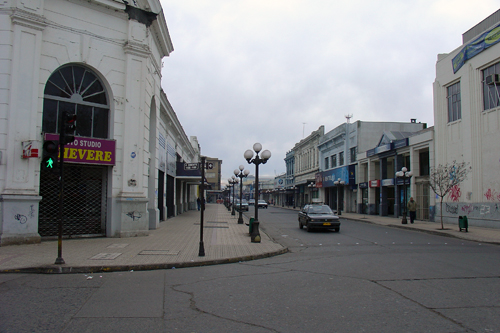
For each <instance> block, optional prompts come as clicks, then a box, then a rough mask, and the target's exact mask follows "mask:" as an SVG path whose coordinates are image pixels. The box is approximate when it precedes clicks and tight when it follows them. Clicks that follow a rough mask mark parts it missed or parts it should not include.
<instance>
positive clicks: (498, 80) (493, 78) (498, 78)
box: [486, 74, 500, 85]
mask: <svg viewBox="0 0 500 333" xmlns="http://www.w3.org/2000/svg"><path fill="white" fill-rule="evenodd" d="M486 84H488V85H493V84H494V85H497V84H498V85H500V75H498V74H491V75H488V76H487V77H486Z"/></svg>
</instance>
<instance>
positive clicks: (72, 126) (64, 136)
mask: <svg viewBox="0 0 500 333" xmlns="http://www.w3.org/2000/svg"><path fill="white" fill-rule="evenodd" d="M75 130H76V114H69V113H68V112H63V114H62V122H61V131H60V133H59V136H60V142H61V144H63V145H66V144H68V143H71V142H73V141H75Z"/></svg>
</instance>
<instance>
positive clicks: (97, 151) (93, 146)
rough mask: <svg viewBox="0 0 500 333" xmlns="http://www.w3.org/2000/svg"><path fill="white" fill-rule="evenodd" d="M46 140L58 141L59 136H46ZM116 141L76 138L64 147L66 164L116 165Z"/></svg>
mask: <svg viewBox="0 0 500 333" xmlns="http://www.w3.org/2000/svg"><path fill="white" fill-rule="evenodd" d="M45 140H46V141H48V140H51V141H58V140H59V134H49V133H46V134H45ZM115 155H116V141H115V140H109V139H97V138H87V137H79V136H75V141H73V142H71V143H68V144H66V145H64V162H68V163H79V164H94V165H115Z"/></svg>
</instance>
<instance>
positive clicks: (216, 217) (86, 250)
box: [0, 204, 500, 273]
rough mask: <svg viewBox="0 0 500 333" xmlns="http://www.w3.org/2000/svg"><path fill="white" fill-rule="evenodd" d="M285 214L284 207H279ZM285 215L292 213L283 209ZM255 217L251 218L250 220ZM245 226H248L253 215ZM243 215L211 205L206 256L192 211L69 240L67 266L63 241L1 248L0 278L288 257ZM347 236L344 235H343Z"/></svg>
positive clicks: (485, 237)
mask: <svg viewBox="0 0 500 333" xmlns="http://www.w3.org/2000/svg"><path fill="white" fill-rule="evenodd" d="M277 208H279V207H277ZM282 209H290V208H287V207H283V208H282ZM249 213H250V214H249ZM249 213H245V214H244V217H243V218H244V222H245V223H248V215H252V214H251V213H252V210H251V209H250V212H249ZM340 217H341V219H349V220H356V221H361V222H366V223H374V224H379V225H384V226H388V227H395V228H403V229H409V230H416V231H421V232H427V233H432V234H437V235H443V236H448V237H455V238H461V239H466V240H470V241H475V242H479V243H491V244H499V245H500V229H493V228H480V227H475V226H469V228H468V232H465V231H461V232H460V231H459V228H458V221H457V223H456V224H453V225H452V224H445V225H444V230H441V224H440V223H437V222H424V221H416V222H415V223H414V224H410V223H408V224H401V219H400V218H392V217H384V216H378V215H363V214H354V213H342V215H341V216H340ZM237 221H238V213H236V215H231V212H230V211H228V210H227V209H226V207H225V206H223V205H220V204H207V205H206V210H205V213H204V228H203V248H204V250H205V255H204V256H200V229H201V228H200V212H199V211H188V212H185V213H183V214H181V215H179V216H176V217H174V218H170V219H168V220H167V221H164V222H161V223H160V227H159V228H158V229H156V230H150V232H149V235H148V236H142V237H130V238H81V239H63V242H62V257H63V259H64V261H65V264H62V265H56V264H54V262H55V260H56V258H57V254H58V246H57V240H54V241H43V242H41V243H39V244H27V245H10V246H4V247H0V273H96V272H112V271H133V270H154V269H175V268H182V267H193V266H203V265H215V264H224V263H233V262H240V261H248V260H254V259H261V258H266V257H270V256H275V255H279V254H283V253H286V252H287V251H288V249H287V248H285V247H283V246H282V245H280V244H278V243H277V242H275V241H274V240H273V239H271V238H270V237H269V236H268V235H267V234H266V233H265V231H264V230H263V228H265V225H264V226H263V228H262V226H261V229H260V234H261V238H262V240H261V242H260V243H252V242H251V241H250V235H249V233H248V226H247V225H246V224H238V222H237ZM341 232H342V231H341Z"/></svg>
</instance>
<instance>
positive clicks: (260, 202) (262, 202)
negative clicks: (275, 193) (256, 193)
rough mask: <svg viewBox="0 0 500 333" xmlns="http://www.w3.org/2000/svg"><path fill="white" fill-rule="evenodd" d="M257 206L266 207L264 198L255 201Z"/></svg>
mask: <svg viewBox="0 0 500 333" xmlns="http://www.w3.org/2000/svg"><path fill="white" fill-rule="evenodd" d="M257 205H258V208H267V202H266V201H265V200H259V201H257Z"/></svg>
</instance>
